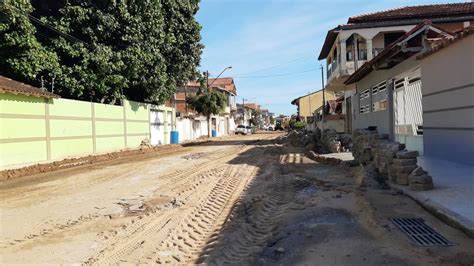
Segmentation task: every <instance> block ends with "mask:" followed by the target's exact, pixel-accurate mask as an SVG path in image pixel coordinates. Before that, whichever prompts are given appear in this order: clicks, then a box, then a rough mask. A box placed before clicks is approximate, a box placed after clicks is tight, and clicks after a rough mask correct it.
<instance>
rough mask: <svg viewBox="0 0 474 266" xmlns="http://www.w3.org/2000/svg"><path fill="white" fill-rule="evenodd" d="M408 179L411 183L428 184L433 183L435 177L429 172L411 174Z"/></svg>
mask: <svg viewBox="0 0 474 266" xmlns="http://www.w3.org/2000/svg"><path fill="white" fill-rule="evenodd" d="M408 181H409V182H410V184H411V183H418V184H427V183H431V184H432V183H433V178H432V177H431V176H429V175H427V174H423V175H409V176H408Z"/></svg>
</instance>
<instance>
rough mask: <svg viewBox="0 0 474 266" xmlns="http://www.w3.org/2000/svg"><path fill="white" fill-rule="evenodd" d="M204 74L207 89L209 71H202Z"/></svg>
mask: <svg viewBox="0 0 474 266" xmlns="http://www.w3.org/2000/svg"><path fill="white" fill-rule="evenodd" d="M204 76H205V77H206V89H207V90H208V91H209V71H206V72H204Z"/></svg>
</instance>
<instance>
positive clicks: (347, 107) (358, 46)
mask: <svg viewBox="0 0 474 266" xmlns="http://www.w3.org/2000/svg"><path fill="white" fill-rule="evenodd" d="M424 20H431V21H432V23H433V24H436V25H438V26H439V27H442V28H443V29H445V30H447V31H453V30H456V29H459V28H462V27H465V26H466V25H469V24H470V23H471V22H473V21H474V3H472V2H467V3H455V4H439V5H421V6H407V7H401V8H396V9H391V10H386V11H380V12H375V13H369V14H364V15H360V16H355V17H350V18H349V19H348V21H347V23H346V24H344V25H339V26H337V27H335V28H333V29H331V30H329V31H328V33H327V35H326V39H325V41H324V44H323V46H322V49H321V52H320V54H319V57H318V59H319V60H323V59H325V60H326V69H327V71H326V75H327V85H326V87H325V88H326V90H327V91H333V92H344V104H343V114H344V115H345V131H346V132H347V133H350V132H351V129H352V128H353V126H352V120H353V113H352V110H353V106H352V105H353V101H354V99H353V97H352V95H353V94H354V93H355V86H354V85H353V84H352V83H351V84H346V83H345V81H346V80H347V78H348V77H349V76H350V75H352V74H353V73H354V72H355V71H356V70H357V69H359V68H360V67H361V66H362V65H363V64H364V63H365V62H366V61H370V60H372V59H373V58H374V57H376V56H377V55H378V54H379V53H380V52H381V51H382V50H384V49H385V48H386V47H388V46H389V45H390V44H391V43H393V42H394V41H396V40H397V39H399V38H400V37H401V36H403V35H404V34H405V33H407V32H409V31H410V30H412V29H413V28H414V27H415V26H416V25H418V24H419V23H421V22H422V21H424Z"/></svg>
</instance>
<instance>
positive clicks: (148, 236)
mask: <svg viewBox="0 0 474 266" xmlns="http://www.w3.org/2000/svg"><path fill="white" fill-rule="evenodd" d="M224 174H225V171H222V170H221V169H217V168H215V169H210V170H207V171H204V173H196V176H198V177H199V178H201V179H203V178H207V179H210V180H213V179H217V178H219V177H220V176H222V175H224ZM188 193H189V194H191V195H192V193H190V192H188ZM195 196H196V197H199V196H200V195H198V194H196V195H195ZM187 208H188V207H186V206H184V207H182V208H180V207H178V208H169V209H165V210H164V211H163V210H161V211H159V210H155V211H154V212H152V213H148V215H146V216H144V217H143V216H140V217H139V219H138V221H135V220H132V221H131V222H130V224H128V225H126V226H125V229H124V230H122V231H121V232H120V234H117V236H116V237H114V238H110V240H109V241H108V242H107V245H105V246H106V248H105V249H104V250H102V251H100V252H99V255H98V256H96V257H95V258H91V259H89V260H88V261H86V263H92V264H98V265H106V264H114V263H120V262H130V261H129V258H128V257H130V256H129V255H130V254H132V253H134V252H136V251H137V250H138V249H140V250H139V252H143V250H144V249H146V248H147V247H146V246H147V245H152V246H153V245H154V244H153V242H154V241H155V240H156V239H163V238H164V236H165V235H166V234H167V231H169V230H170V227H172V226H175V225H176V222H177V221H176V219H179V217H180V216H182V214H183V212H186V211H187ZM158 212H159V213H158ZM127 237H128V239H127ZM123 238H126V240H125V241H124V240H123ZM131 257H134V256H133V255H132V256H131Z"/></svg>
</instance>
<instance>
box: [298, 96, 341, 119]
mask: <svg viewBox="0 0 474 266" xmlns="http://www.w3.org/2000/svg"><path fill="white" fill-rule="evenodd" d="M324 98H325V99H324V100H325V101H328V100H334V99H335V98H336V96H335V94H334V92H332V91H326V92H325V93H324ZM291 104H293V105H296V107H297V116H298V117H299V118H300V120H303V121H305V122H307V123H311V122H312V121H313V115H314V111H315V110H317V109H318V108H320V107H321V106H322V105H323V91H322V90H320V91H317V92H313V93H309V94H306V95H304V96H301V97H298V98H296V99H294V100H293V101H291Z"/></svg>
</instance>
